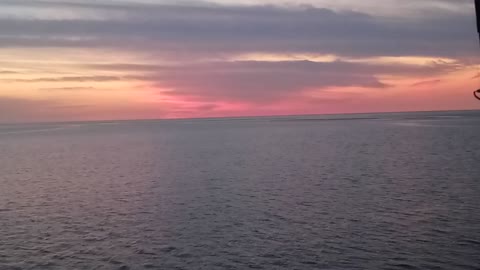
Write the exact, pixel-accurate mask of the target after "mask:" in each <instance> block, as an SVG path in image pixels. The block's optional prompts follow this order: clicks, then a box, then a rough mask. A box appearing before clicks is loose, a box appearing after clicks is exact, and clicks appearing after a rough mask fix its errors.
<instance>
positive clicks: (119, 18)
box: [0, 0, 480, 122]
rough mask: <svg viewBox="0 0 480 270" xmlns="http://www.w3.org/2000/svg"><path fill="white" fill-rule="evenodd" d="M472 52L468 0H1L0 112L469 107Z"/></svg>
mask: <svg viewBox="0 0 480 270" xmlns="http://www.w3.org/2000/svg"><path fill="white" fill-rule="evenodd" d="M332 2H333V3H332ZM478 56H480V49H479V48H478V40H477V33H476V29H475V23H474V8H473V0H455V1H453V0H382V1H378V0H362V1H359V0H336V1H330V0H284V1H282V0H280V1H277V0H262V1H260V0H216V1H214V0H212V1H193V0H191V1H190V0H184V1H178V0H177V1H173V0H171V1H169V0H165V1H162V0H157V1H155V0H150V1H147V0H83V1H81V0H76V1H75V0H52V1H50V0H45V1H42V0H0V122H24V121H70V120H103V119H143V118H148V119H151V118H186V117H187V118H189V117H223V116H250V115H289V114H322V113H355V112H382V111H419V110H459V109H480V102H478V101H477V100H475V99H474V98H473V97H472V92H473V90H475V89H477V88H479V87H480V78H476V77H477V73H478V67H477V66H476V65H477V64H478V63H480V61H479V60H480V59H479V57H478Z"/></svg>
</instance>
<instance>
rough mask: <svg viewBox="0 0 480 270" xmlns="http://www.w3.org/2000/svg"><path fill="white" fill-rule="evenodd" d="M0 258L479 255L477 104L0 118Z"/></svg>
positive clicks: (259, 259)
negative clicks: (311, 112) (379, 110)
mask: <svg viewBox="0 0 480 270" xmlns="http://www.w3.org/2000/svg"><path fill="white" fill-rule="evenodd" d="M0 172H1V175H0V269H2V270H3V269H5V270H7V269H480V256H479V250H480V113H479V112H441V113H408V114H369V115H343V116H296V117H264V118H239V119H206V120H176V121H119V122H97V123H95V122H92V123H88V122H85V123H53V124H31V125H25V124H24V125H0Z"/></svg>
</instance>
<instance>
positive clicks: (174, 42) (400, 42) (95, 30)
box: [0, 3, 476, 57]
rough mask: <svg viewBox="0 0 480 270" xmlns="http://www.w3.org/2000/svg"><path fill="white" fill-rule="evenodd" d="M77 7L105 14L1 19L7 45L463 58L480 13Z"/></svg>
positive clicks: (471, 48)
mask: <svg viewBox="0 0 480 270" xmlns="http://www.w3.org/2000/svg"><path fill="white" fill-rule="evenodd" d="M50 4H51V5H53V4H55V3H50ZM72 8H88V9H94V10H96V11H97V12H99V13H101V12H103V13H104V14H105V17H104V18H103V19H102V20H82V19H74V20H48V19H42V20H33V19H30V20H21V19H16V20H13V19H1V20H0V32H1V33H2V37H0V46H53V47H55V46H79V47H86V46H88V47H92V46H94V47H107V48H113V49H124V50H133V51H137V50H138V51H139V52H141V51H142V50H149V51H151V52H160V53H161V52H164V53H177V54H180V53H181V54H188V55H190V56H192V55H193V56H195V55H199V54H200V55H212V54H220V53H238V52H250V51H268V52H303V53H333V54H340V55H353V56H383V55H390V56H392V55H396V56H402V55H431V56H448V57H459V56H465V55H469V54H471V53H472V52H473V51H474V50H476V47H475V45H476V44H475V41H474V39H475V26H474V19H473V16H465V14H461V13H460V14H459V13H446V12H445V11H443V10H432V12H437V13H436V16H427V17H425V18H415V19H408V20H407V19H402V18H385V17H373V16H371V15H366V14H361V13H356V12H334V11H331V10H328V9H322V8H315V7H309V6H302V7H297V8H279V7H275V6H219V5H205V6H185V5H139V4H137V5H132V4H117V3H112V4H76V6H75V5H74V6H73V7H72ZM117 13H118V14H117ZM115 14H116V15H115Z"/></svg>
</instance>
